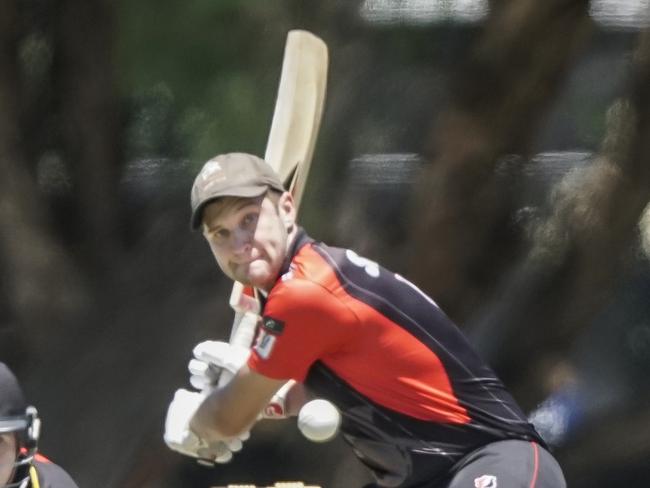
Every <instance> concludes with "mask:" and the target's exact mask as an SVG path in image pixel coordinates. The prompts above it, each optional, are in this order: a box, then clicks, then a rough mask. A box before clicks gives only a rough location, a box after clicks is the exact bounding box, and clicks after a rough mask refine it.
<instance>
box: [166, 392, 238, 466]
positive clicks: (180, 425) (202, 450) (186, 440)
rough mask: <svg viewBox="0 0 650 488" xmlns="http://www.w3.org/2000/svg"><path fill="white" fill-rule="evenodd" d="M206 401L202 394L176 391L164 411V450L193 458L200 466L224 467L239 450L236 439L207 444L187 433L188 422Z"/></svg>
mask: <svg viewBox="0 0 650 488" xmlns="http://www.w3.org/2000/svg"><path fill="white" fill-rule="evenodd" d="M204 399H205V396H204V395H203V394H201V393H197V392H192V391H188V390H185V389H182V388H181V389H178V390H176V393H175V394H174V399H173V400H172V402H171V403H170V404H169V408H168V409H167V417H166V418H165V433H164V435H163V438H164V440H165V444H167V446H168V447H169V448H170V449H172V450H174V451H176V452H179V453H181V454H183V455H185V456H190V457H194V458H196V459H197V460H198V462H199V463H201V464H210V465H212V464H214V463H219V464H223V463H227V462H229V461H230V460H231V459H232V457H233V453H234V452H238V451H240V450H241V449H242V447H243V443H242V439H241V438H239V437H232V438H224V439H222V440H218V441H212V442H207V441H205V440H204V439H201V438H200V437H198V436H197V435H196V434H195V433H194V432H192V431H191V430H190V420H191V419H192V417H193V416H194V414H195V413H196V411H197V410H198V408H199V406H200V405H201V403H202V402H203V400H204Z"/></svg>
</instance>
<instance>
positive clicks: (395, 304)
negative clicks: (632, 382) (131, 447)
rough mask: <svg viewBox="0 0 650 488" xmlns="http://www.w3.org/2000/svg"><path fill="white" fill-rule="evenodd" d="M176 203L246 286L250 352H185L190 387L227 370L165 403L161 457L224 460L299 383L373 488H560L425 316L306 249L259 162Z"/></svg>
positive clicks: (527, 427)
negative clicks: (254, 317)
mask: <svg viewBox="0 0 650 488" xmlns="http://www.w3.org/2000/svg"><path fill="white" fill-rule="evenodd" d="M191 203H192V220H191V223H192V227H193V228H194V229H200V230H201V231H202V233H203V236H204V237H205V239H206V241H207V243H208V245H209V246H210V249H211V251H212V253H213V255H214V257H215V259H216V261H217V264H218V265H219V267H220V268H221V270H222V271H223V272H224V273H225V274H226V275H227V276H228V277H230V278H232V279H233V280H237V281H240V282H242V283H244V284H246V285H251V286H253V287H255V288H256V289H257V290H258V292H259V295H260V298H261V301H262V313H261V318H260V321H259V331H258V334H257V339H256V342H255V345H254V347H253V348H252V350H250V351H249V350H247V349H242V348H239V347H235V346H231V345H229V344H228V343H224V342H214V341H210V342H206V343H203V344H201V345H199V346H197V348H196V349H195V353H196V355H197V360H198V363H197V360H194V362H193V365H192V366H191V367H192V371H193V372H194V373H195V377H194V380H193V384H194V385H195V386H202V384H201V381H203V382H204V383H214V379H215V375H214V371H215V369H219V368H226V369H228V370H230V371H231V372H235V373H236V374H235V375H234V377H233V378H232V380H231V381H230V382H229V383H228V384H226V385H225V386H223V387H217V388H213V389H212V390H211V392H210V393H209V394H206V395H204V394H201V393H199V392H191V391H188V390H178V391H177V392H176V395H175V397H174V400H173V401H172V403H171V404H170V407H169V411H168V416H167V422H166V433H165V440H166V441H167V443H168V445H169V446H170V447H171V448H172V449H175V450H177V451H179V452H182V453H184V454H188V455H191V456H194V457H198V458H204V459H210V460H216V461H220V460H221V461H225V460H227V459H229V458H230V456H231V452H230V451H232V450H237V449H239V448H241V442H240V441H239V439H238V438H237V437H236V436H238V435H240V434H242V433H245V432H246V431H248V429H250V428H251V426H252V425H253V424H254V423H255V422H256V420H257V419H258V418H259V416H260V413H261V412H264V411H268V410H269V409H268V408H266V407H267V406H268V405H269V403H270V402H271V404H272V405H273V408H275V409H277V408H278V406H279V407H280V408H281V409H282V410H283V411H284V412H289V413H291V412H296V411H297V410H298V409H299V408H300V403H301V402H303V401H304V399H305V396H304V395H302V394H299V393H300V391H299V388H300V387H301V386H303V385H304V387H306V390H307V391H308V393H309V394H310V395H313V396H316V397H320V398H324V399H327V400H329V401H331V402H332V403H334V404H335V405H336V406H337V407H338V409H339V410H340V412H341V416H342V422H341V427H340V430H341V433H342V435H343V437H344V439H345V440H346V441H347V442H348V443H349V444H350V445H351V446H352V448H353V450H354V453H355V454H356V455H357V456H358V457H359V459H360V460H361V462H362V463H364V464H365V465H366V466H367V467H368V468H369V469H370V470H371V471H372V473H373V474H374V476H375V479H376V486H378V487H394V488H396V487H399V488H407V487H434V486H435V487H447V488H461V487H463V488H497V487H500V488H515V487H517V488H518V487H521V488H524V487H525V488H532V487H536V488H562V487H564V486H565V481H564V478H563V475H562V471H561V469H560V467H559V466H558V464H557V462H556V461H555V459H554V458H553V457H552V455H551V454H550V453H549V452H548V451H547V449H546V447H545V444H544V441H543V440H542V439H541V438H540V436H539V434H538V433H537V432H536V431H535V429H534V427H533V426H532V425H531V424H530V423H528V421H527V419H526V416H525V415H524V413H523V412H522V411H521V409H520V408H519V406H518V405H517V403H516V402H515V401H514V399H513V398H512V397H511V395H510V394H509V393H508V391H507V390H506V389H505V387H504V385H503V384H502V383H501V381H500V380H499V379H498V378H497V377H496V376H495V374H494V372H493V371H492V370H491V369H490V368H489V367H488V366H487V365H486V364H485V363H484V362H483V361H482V360H481V359H480V358H479V356H478V355H477V354H476V352H475V351H474V350H473V348H472V347H471V346H470V344H469V343H468V341H467V340H466V339H465V337H464V336H463V335H462V333H461V332H460V331H459V329H458V328H457V327H456V326H455V325H454V324H453V323H452V322H451V320H450V319H449V318H448V317H447V316H446V315H445V314H444V313H443V311H442V310H441V309H440V308H439V307H438V305H437V304H436V303H435V302H434V301H433V300H432V299H431V298H430V297H428V296H426V295H425V294H424V293H422V291H420V290H419V289H418V288H417V287H416V286H415V285H414V284H412V283H410V282H409V281H407V280H406V279H405V278H403V277H402V276H400V275H398V274H395V273H393V272H391V271H389V270H387V269H384V268H383V267H381V266H379V265H378V264H377V263H375V262H373V261H370V260H369V259H366V258H364V257H361V256H359V255H357V254H356V253H355V252H353V251H351V250H346V249H340V248H335V247H330V246H328V245H326V244H323V243H321V242H315V241H314V240H313V239H311V238H310V237H309V236H308V235H307V234H306V233H305V232H304V230H303V229H302V228H300V227H299V226H298V225H297V224H296V221H295V208H294V204H293V200H292V197H291V194H290V193H288V192H286V191H285V189H284V188H283V187H282V183H281V182H280V180H279V178H278V177H277V175H275V173H274V172H273V171H272V170H271V168H270V167H269V166H268V165H267V164H266V163H265V162H264V161H262V160H261V159H259V158H257V157H255V156H252V155H248V154H242V153H232V154H226V155H221V156H218V157H216V158H213V159H212V160H211V161H209V162H208V163H206V165H205V166H204V167H203V169H202V171H201V172H200V173H199V174H198V176H197V178H196V180H195V182H194V186H193V188H192V198H191ZM432 245H435V243H433V244H432ZM197 364H203V366H204V367H203V368H200V367H197ZM197 375H198V376H197ZM201 376H203V378H201ZM289 380H293V381H295V382H296V383H295V385H296V386H295V387H293V388H291V389H289V391H286V390H287V389H288V387H287V385H291V384H292V383H287V382H288V381H289ZM278 390H280V395H279V396H278V395H277V392H278ZM296 399H298V400H296ZM271 410H273V409H271ZM346 488H347V487H346Z"/></svg>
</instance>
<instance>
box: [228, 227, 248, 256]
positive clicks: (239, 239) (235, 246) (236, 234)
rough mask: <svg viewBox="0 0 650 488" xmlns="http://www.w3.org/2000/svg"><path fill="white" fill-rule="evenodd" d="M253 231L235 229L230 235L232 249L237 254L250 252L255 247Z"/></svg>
mask: <svg viewBox="0 0 650 488" xmlns="http://www.w3.org/2000/svg"><path fill="white" fill-rule="evenodd" d="M252 243H253V233H252V232H249V231H247V230H245V229H235V230H234V231H233V232H232V234H231V236H230V250H231V252H232V253H233V254H235V255H237V256H241V255H247V254H250V252H251V250H252V248H253V244H252Z"/></svg>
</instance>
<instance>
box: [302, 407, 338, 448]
mask: <svg viewBox="0 0 650 488" xmlns="http://www.w3.org/2000/svg"><path fill="white" fill-rule="evenodd" d="M340 425H341V414H340V413H339V411H338V410H337V409H336V407H335V406H334V405H332V404H331V403H330V402H328V401H327V400H323V399H321V398H319V399H316V400H312V401H310V402H307V403H305V404H304V405H303V407H302V408H301V409H300V412H299V413H298V429H300V432H302V434H303V435H304V436H305V437H306V438H307V439H309V440H310V441H313V442H326V441H329V440H330V439H332V438H333V437H334V436H335V435H336V433H337V432H338V430H339V426H340Z"/></svg>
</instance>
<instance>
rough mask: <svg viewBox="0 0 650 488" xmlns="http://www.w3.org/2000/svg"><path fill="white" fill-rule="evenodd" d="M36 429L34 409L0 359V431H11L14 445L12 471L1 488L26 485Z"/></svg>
mask: <svg viewBox="0 0 650 488" xmlns="http://www.w3.org/2000/svg"><path fill="white" fill-rule="evenodd" d="M39 431H40V420H39V418H38V413H37V412H36V409H35V408H34V407H31V406H28V405H27V402H26V401H25V397H24V395H23V392H22V390H21V388H20V385H19V384H18V381H17V380H16V377H15V376H14V374H13V373H12V372H11V370H10V369H9V368H8V367H7V366H6V365H5V364H4V363H2V362H0V434H6V433H12V434H15V436H16V444H17V446H18V452H17V456H16V461H15V462H14V473H13V476H12V479H10V480H9V482H8V484H6V485H4V487H5V488H23V487H25V486H28V485H29V467H30V465H31V463H32V461H33V459H34V456H35V455H36V451H37V449H38V436H39Z"/></svg>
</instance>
